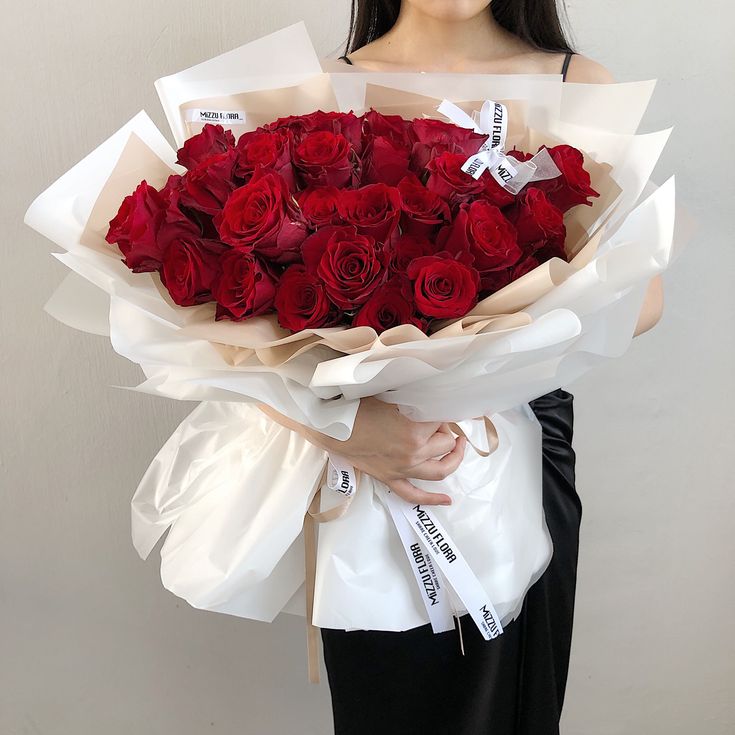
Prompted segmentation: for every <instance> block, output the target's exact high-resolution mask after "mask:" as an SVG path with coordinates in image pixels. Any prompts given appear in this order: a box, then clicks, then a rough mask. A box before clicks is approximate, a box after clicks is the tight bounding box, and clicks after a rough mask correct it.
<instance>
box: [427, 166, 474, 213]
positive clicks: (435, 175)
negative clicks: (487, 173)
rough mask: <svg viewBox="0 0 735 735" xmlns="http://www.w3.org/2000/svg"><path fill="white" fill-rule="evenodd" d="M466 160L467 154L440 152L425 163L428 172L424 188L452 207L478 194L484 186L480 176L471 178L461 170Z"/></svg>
mask: <svg viewBox="0 0 735 735" xmlns="http://www.w3.org/2000/svg"><path fill="white" fill-rule="evenodd" d="M466 160H467V156H465V155H464V154H462V153H442V154H440V155H438V156H436V157H434V158H432V159H431V160H430V161H429V163H428V164H427V165H426V170H427V171H428V172H429V178H428V180H427V181H426V188H427V189H429V191H433V192H435V193H436V194H438V195H439V196H440V197H441V198H442V199H444V201H446V202H447V203H448V204H449V206H450V207H452V208H453V209H454V208H456V207H457V206H459V205H460V204H462V203H463V202H466V201H469V200H470V199H474V198H476V197H478V196H480V194H481V193H482V192H483V191H484V189H485V186H486V184H485V181H484V180H483V177H482V176H481V177H480V178H479V179H473V178H472V177H471V176H470V175H469V174H468V173H465V172H464V171H462V166H463V165H464V162H465V161H466Z"/></svg>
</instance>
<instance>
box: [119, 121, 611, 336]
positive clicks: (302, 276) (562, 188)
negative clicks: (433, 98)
mask: <svg viewBox="0 0 735 735" xmlns="http://www.w3.org/2000/svg"><path fill="white" fill-rule="evenodd" d="M484 139H485V138H484V136H482V135H480V134H478V133H475V132H473V131H471V130H467V129H465V128H461V127H458V126H456V125H454V124H451V123H446V122H442V121H439V120H432V119H416V120H405V119H403V118H402V117H400V116H397V115H382V114H380V113H378V112H376V111H375V110H371V111H369V112H367V113H365V114H364V115H362V116H360V117H357V116H355V115H354V114H352V113H336V112H321V111H317V112H314V113H312V114H309V115H303V116H292V117H286V118H281V119H279V120H276V121H275V122H273V123H270V124H268V125H266V126H264V127H262V128H258V129H257V130H255V131H253V132H248V133H245V134H243V135H242V136H241V137H240V138H239V140H235V137H234V136H233V134H232V132H231V131H229V130H224V129H223V128H222V127H221V126H219V125H206V126H205V127H204V129H203V130H202V132H201V133H200V134H198V135H195V136H194V137H192V138H190V139H189V140H187V141H186V143H185V144H184V146H183V148H181V150H179V152H178V162H179V163H180V164H181V165H182V166H184V167H185V168H186V169H187V171H186V173H185V174H184V175H183V176H179V175H174V176H171V177H170V178H169V180H168V181H167V183H166V185H165V186H164V187H163V188H162V189H160V190H157V189H155V188H153V187H151V186H149V185H148V184H147V183H146V182H145V181H143V182H141V184H140V185H139V186H138V188H137V189H136V190H135V192H134V193H133V194H131V195H130V196H128V197H126V198H125V200H124V201H123V203H122V206H121V207H120V210H119V212H118V213H117V215H116V217H115V218H114V219H113V220H112V221H111V222H110V229H109V232H108V234H107V241H108V242H109V243H111V244H112V243H116V244H117V245H118V247H119V248H120V251H121V252H122V254H123V258H124V262H125V264H126V265H127V266H128V267H129V268H130V269H132V270H133V271H135V272H145V271H158V272H159V274H160V277H161V281H162V282H163V284H164V285H165V287H166V288H167V289H168V292H169V294H170V295H171V298H172V300H173V301H174V302H175V303H176V304H179V305H180V306H191V305H194V304H201V303H205V302H209V301H215V302H216V305H217V306H216V318H217V319H232V320H243V319H248V318H250V317H253V316H257V315H260V314H267V313H273V312H275V313H276V314H277V315H278V321H279V323H280V324H281V325H282V326H283V327H284V328H286V329H290V330H293V331H299V330H301V329H306V328H310V327H313V328H316V327H325V326H335V325H352V326H361V325H367V326H371V327H373V328H374V329H375V330H376V331H378V332H382V331H383V330H385V329H389V328H390V327H393V326H396V325H398V324H415V325H416V326H418V327H419V328H421V329H423V330H425V331H426V330H428V328H429V326H430V322H431V320H432V319H444V318H452V317H460V316H463V315H464V314H466V313H467V312H468V311H469V310H470V309H471V308H472V307H473V306H474V305H475V304H476V303H477V301H478V299H481V298H484V297H485V296H488V295H489V294H491V293H493V292H495V291H497V290H498V289H500V288H502V287H503V286H505V285H507V284H508V283H510V282H511V281H512V280H514V279H516V278H518V277H519V276H521V275H523V274H524V273H526V272H528V271H530V270H532V269H533V268H535V267H536V266H537V265H538V264H539V263H541V262H543V261H545V260H547V259H549V258H551V257H553V256H557V257H560V258H564V257H565V255H564V239H565V234H566V232H565V227H564V221H563V214H564V212H566V211H567V210H568V209H570V208H571V207H574V206H576V205H579V204H589V198H590V197H594V196H598V195H597V192H595V191H594V190H593V189H592V188H591V187H590V177H589V174H588V173H587V172H586V171H585V169H584V166H583V163H584V161H583V156H582V154H581V153H580V152H579V151H578V150H577V149H576V148H572V147H571V146H567V145H560V146H557V147H555V148H551V149H549V153H550V154H551V157H552V158H553V160H554V162H555V163H556V165H557V167H558V168H559V170H560V171H561V173H562V175H561V176H560V177H557V178H556V179H553V180H549V181H542V182H537V183H536V184H533V185H530V186H527V187H526V188H525V189H524V190H523V191H522V192H521V193H520V194H519V195H518V196H514V195H512V194H510V193H508V192H507V191H506V190H505V189H504V188H502V187H501V186H500V185H499V184H497V183H496V181H495V179H494V178H493V177H492V176H491V175H490V174H489V173H485V174H483V175H482V176H481V177H480V179H479V180H475V179H473V178H472V177H471V176H470V175H468V174H466V173H464V172H463V171H462V170H461V166H462V164H463V163H464V162H465V160H466V159H467V158H468V157H469V156H470V155H472V154H474V153H476V152H477V150H478V148H479V147H480V145H481V144H482V143H483V141H484ZM509 155H511V156H514V157H515V158H517V159H519V160H527V159H528V158H530V155H529V154H525V153H522V152H520V151H511V152H510V153H509Z"/></svg>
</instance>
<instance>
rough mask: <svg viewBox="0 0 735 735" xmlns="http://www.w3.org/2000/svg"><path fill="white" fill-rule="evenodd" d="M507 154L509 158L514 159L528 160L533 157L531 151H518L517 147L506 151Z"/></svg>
mask: <svg viewBox="0 0 735 735" xmlns="http://www.w3.org/2000/svg"><path fill="white" fill-rule="evenodd" d="M508 155H509V156H510V157H511V158H515V159H516V161H522V162H525V161H530V160H531V159H532V158H533V153H524V152H523V151H519V150H518V149H516V148H514V149H513V150H512V151H508Z"/></svg>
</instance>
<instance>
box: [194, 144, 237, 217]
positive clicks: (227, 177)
mask: <svg viewBox="0 0 735 735" xmlns="http://www.w3.org/2000/svg"><path fill="white" fill-rule="evenodd" d="M236 160H237V154H236V153H235V151H234V150H232V149H230V150H228V151H226V152H225V153H218V154H216V155H214V156H210V157H209V158H205V159H204V160H203V161H200V162H199V163H198V164H197V165H196V166H195V167H194V168H192V169H190V170H189V171H188V172H187V173H186V175H185V176H184V178H183V183H184V188H183V190H182V192H181V203H182V204H183V205H184V206H185V207H190V208H191V209H196V210H197V211H199V212H204V213H205V214H209V215H214V214H217V213H218V212H219V211H220V210H221V209H222V207H223V206H224V204H225V202H226V201H227V199H228V197H229V196H230V194H232V192H233V191H234V189H235V177H234V173H235V162H236Z"/></svg>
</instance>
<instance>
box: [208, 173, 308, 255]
mask: <svg viewBox="0 0 735 735" xmlns="http://www.w3.org/2000/svg"><path fill="white" fill-rule="evenodd" d="M214 222H215V225H216V226H217V230H218V232H219V235H220V238H221V239H222V240H223V242H226V243H227V244H229V245H232V246H233V247H234V248H239V249H242V250H246V251H248V252H254V253H256V254H258V255H261V256H263V257H264V258H269V259H270V260H273V261H274V262H276V263H291V262H294V261H296V260H298V258H299V248H300V246H301V243H302V242H303V240H304V237H306V225H305V224H304V222H303V221H301V218H300V215H299V212H298V210H297V208H296V206H295V205H294V203H293V202H292V200H291V195H290V193H289V190H288V186H287V185H286V182H285V181H284V180H283V179H282V178H281V177H280V176H279V175H278V174H275V173H272V172H269V171H267V170H265V169H257V170H256V171H255V173H254V174H253V176H252V178H251V179H250V181H249V182H248V183H247V184H245V186H241V187H240V188H239V189H235V191H234V192H232V194H231V195H230V198H229V199H228V200H227V203H226V204H225V206H224V208H223V210H222V211H221V212H220V213H219V214H218V215H217V216H216V217H215V220H214Z"/></svg>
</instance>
